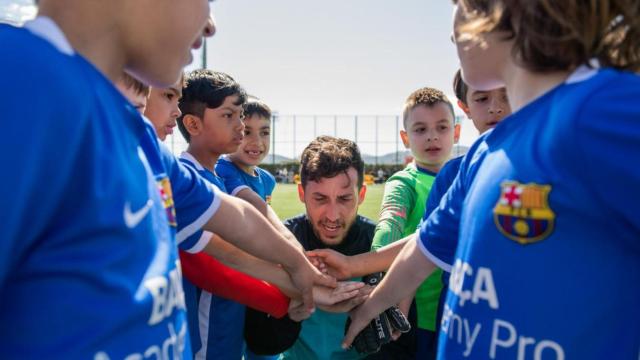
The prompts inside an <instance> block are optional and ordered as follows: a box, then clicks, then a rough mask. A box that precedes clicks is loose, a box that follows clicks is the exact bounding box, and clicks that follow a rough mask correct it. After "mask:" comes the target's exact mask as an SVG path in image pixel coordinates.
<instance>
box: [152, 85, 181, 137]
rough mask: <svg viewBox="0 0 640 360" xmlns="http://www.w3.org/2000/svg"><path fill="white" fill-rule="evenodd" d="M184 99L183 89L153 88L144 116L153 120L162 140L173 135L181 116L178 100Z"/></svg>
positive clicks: (176, 87) (174, 87) (175, 86)
mask: <svg viewBox="0 0 640 360" xmlns="http://www.w3.org/2000/svg"><path fill="white" fill-rule="evenodd" d="M181 97H182V87H181V86H177V85H174V86H172V87H169V88H151V91H150V93H149V100H147V109H146V110H145V112H144V115H145V116H146V117H147V118H149V120H151V123H153V127H154V128H155V129H156V133H157V134H158V137H159V138H160V140H163V141H164V139H166V138H167V135H169V134H173V128H174V127H176V119H177V118H178V117H179V116H180V115H181V112H180V108H179V107H178V100H180V98H181Z"/></svg>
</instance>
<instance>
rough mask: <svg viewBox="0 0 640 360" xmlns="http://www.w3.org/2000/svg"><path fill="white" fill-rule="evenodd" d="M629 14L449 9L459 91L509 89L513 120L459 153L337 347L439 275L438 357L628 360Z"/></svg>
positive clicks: (635, 153)
mask: <svg viewBox="0 0 640 360" xmlns="http://www.w3.org/2000/svg"><path fill="white" fill-rule="evenodd" d="M638 9H640V2H638V1H600V2H589V1H578V2H571V3H569V2H554V1H546V0H536V1H532V0H527V1H526V2H525V1H519V0H513V1H507V0H505V1H501V0H494V1H471V0H469V1H460V2H459V4H458V6H457V8H456V16H455V20H454V32H455V34H454V38H455V39H456V42H457V47H458V54H459V57H460V60H461V65H462V75H463V78H464V80H465V81H466V82H467V83H468V84H469V85H470V86H472V87H474V88H477V89H492V88H496V87H499V86H505V87H506V89H507V92H508V93H509V103H510V105H511V108H512V109H513V111H514V113H513V114H512V115H511V116H510V117H509V118H508V119H505V120H504V121H502V122H501V123H500V124H499V125H498V126H496V128H495V129H493V130H492V131H489V132H487V133H485V134H484V135H483V136H482V137H481V139H479V141H477V142H476V143H475V144H474V146H473V147H472V148H471V149H470V151H469V153H468V154H467V156H465V158H464V159H463V161H462V164H461V166H460V171H459V173H458V176H457V177H456V179H455V180H454V182H453V184H452V186H451V187H450V188H449V190H448V191H447V193H446V194H445V196H444V197H443V199H442V201H441V203H440V205H439V207H438V208H437V209H436V210H435V211H434V212H433V213H431V215H430V216H429V218H428V219H427V221H425V222H424V223H423V224H422V227H421V229H420V233H419V239H418V241H409V242H408V244H407V246H405V248H404V249H403V250H402V252H401V253H400V255H399V256H398V257H397V259H396V261H394V263H393V265H392V267H391V270H390V271H389V273H387V276H386V277H385V279H384V280H383V281H382V283H381V284H380V286H378V287H377V288H376V289H375V290H374V292H373V293H372V296H371V297H370V298H369V300H368V301H367V302H366V303H365V304H363V305H362V306H361V307H360V308H359V309H357V310H356V311H355V312H354V313H353V323H352V327H351V328H350V329H349V330H348V333H347V335H346V337H345V346H348V345H349V344H350V343H351V341H352V339H353V337H354V335H355V334H357V333H358V331H359V330H360V329H362V328H363V327H364V325H365V324H367V323H368V322H369V321H370V319H371V318H372V317H373V316H374V315H376V314H378V313H379V312H380V311H382V310H383V309H385V308H386V306H388V305H389V304H392V303H395V302H397V301H398V300H399V299H402V297H403V296H405V295H406V294H407V293H410V292H411V291H412V290H413V289H414V288H415V287H416V286H417V284H418V283H419V282H420V281H421V280H422V279H423V278H424V277H425V276H426V275H428V274H429V273H430V272H431V271H432V270H433V269H434V264H437V265H438V266H440V267H443V268H449V269H451V270H452V274H451V280H450V282H451V284H450V288H449V293H448V296H447V301H446V306H445V311H444V315H443V321H442V325H441V330H442V333H441V335H443V336H440V339H439V341H440V342H439V353H438V354H439V356H440V357H442V358H461V357H471V358H474V357H478V358H485V357H488V358H497V357H501V358H515V357H518V358H525V357H528V358H542V357H543V356H544V357H549V358H555V359H565V358H580V359H600V358H604V357H607V356H611V355H613V356H614V357H616V358H628V359H632V358H636V357H638V352H639V349H640V338H638V336H637V334H638V333H640V323H639V322H637V321H630V320H629V319H637V318H640V309H639V308H638V306H637V304H638V303H639V302H640V288H639V287H638V286H635V285H633V284H637V282H638V279H639V278H640V244H639V243H638V239H640V218H639V217H638V216H637V213H636V210H635V207H634V206H630V204H634V203H636V202H637V201H640V198H638V196H637V193H635V192H630V191H629V189H633V188H634V187H635V186H636V185H637V184H638V183H639V182H640V169H638V167H637V166H636V164H635V163H634V162H630V161H628V159H637V158H640V147H638V146H637V144H638V143H639V142H640V127H639V126H638V122H637V120H638V119H639V118H640V107H639V106H638V105H637V98H638V97H639V96H640V76H638V75H637V74H634V73H632V72H629V70H631V71H638V70H640V43H639V40H638V39H640V24H639V23H638V22H637V19H638V11H639V10H638ZM588 34H590V35H588ZM608 119H611V120H612V121H614V122H615V125H611V126H609V125H608V124H607V120H608ZM620 154H624V155H623V156H621V155H620ZM594 164H597V166H594ZM610 174H615V176H614V177H610V176H609V175H610ZM605 181H606V182H607V186H606V187H604V186H602V183H604V182H605ZM452 238H454V239H455V238H457V239H459V245H458V247H457V251H455V253H453V252H452V247H451V240H450V239H452ZM611 294H615V296H610V295H611ZM603 329H605V330H604V331H603ZM621 329H623V330H621Z"/></svg>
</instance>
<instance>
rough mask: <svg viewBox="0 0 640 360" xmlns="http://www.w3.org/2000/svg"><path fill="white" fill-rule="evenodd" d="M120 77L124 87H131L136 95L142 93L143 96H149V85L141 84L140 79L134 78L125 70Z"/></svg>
mask: <svg viewBox="0 0 640 360" xmlns="http://www.w3.org/2000/svg"><path fill="white" fill-rule="evenodd" d="M120 79H121V81H122V84H124V87H125V88H127V89H133V91H135V93H136V94H138V95H144V96H145V97H147V96H149V86H148V85H145V84H143V83H142V82H141V81H140V80H138V79H136V78H134V77H133V76H131V75H129V74H127V73H126V72H123V73H122V76H121V77H120Z"/></svg>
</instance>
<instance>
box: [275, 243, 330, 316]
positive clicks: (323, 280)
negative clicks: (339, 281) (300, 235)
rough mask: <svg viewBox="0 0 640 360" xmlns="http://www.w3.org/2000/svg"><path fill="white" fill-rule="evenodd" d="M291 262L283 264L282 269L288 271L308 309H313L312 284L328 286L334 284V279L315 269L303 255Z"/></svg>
mask: <svg viewBox="0 0 640 360" xmlns="http://www.w3.org/2000/svg"><path fill="white" fill-rule="evenodd" d="M296 260H297V261H294V262H293V266H290V267H289V266H285V265H284V264H283V268H284V270H285V271H286V272H287V273H289V277H290V278H291V282H292V283H293V286H295V287H296V288H297V289H298V291H300V294H301V296H302V302H303V304H304V306H305V307H306V309H307V310H308V311H313V309H314V302H313V286H314V285H320V286H326V287H330V288H334V287H335V286H336V279H335V278H333V277H331V276H328V275H325V274H323V273H321V272H320V271H319V270H318V269H316V268H315V267H314V266H313V265H311V262H309V260H308V259H307V258H306V257H305V256H304V255H303V254H300V257H299V258H297V259H296Z"/></svg>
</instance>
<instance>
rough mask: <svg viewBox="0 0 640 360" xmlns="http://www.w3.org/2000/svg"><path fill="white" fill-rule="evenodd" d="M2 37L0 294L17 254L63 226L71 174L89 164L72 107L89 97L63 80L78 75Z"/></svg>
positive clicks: (79, 109) (86, 133)
mask: <svg viewBox="0 0 640 360" xmlns="http://www.w3.org/2000/svg"><path fill="white" fill-rule="evenodd" d="M3 30H6V28H4V29H3V27H2V26H0V31H3ZM6 35H7V34H6V33H0V42H1V43H3V44H5V45H6V46H7V49H11V50H7V51H3V54H2V56H0V78H2V79H3V84H4V86H2V87H0V108H1V109H2V116H0V127H1V128H2V137H3V138H2V141H0V162H1V163H2V167H3V169H4V172H3V175H2V176H0V199H2V201H1V203H2V206H0V219H2V235H0V239H1V240H0V295H1V289H2V287H3V286H4V283H5V281H6V279H7V276H8V274H9V273H11V271H12V270H11V269H12V268H14V267H16V266H19V265H20V264H19V263H18V262H19V261H21V260H24V254H25V253H26V252H27V251H30V249H32V246H34V245H35V244H36V243H37V242H38V241H40V240H42V239H43V238H44V237H46V236H54V233H53V231H55V229H56V228H58V227H60V226H61V224H62V223H64V222H68V221H69V219H68V218H66V217H64V214H63V213H61V212H60V209H62V208H64V207H63V204H73V203H74V202H75V200H76V198H75V197H74V196H75V193H74V192H73V190H74V189H73V183H74V179H75V181H76V182H78V181H80V179H78V177H79V175H81V174H79V173H78V171H81V170H78V169H84V168H86V167H88V166H90V165H91V164H88V162H87V161H86V160H85V159H86V156H83V150H84V148H85V147H86V145H87V144H86V142H88V141H90V140H89V139H91V129H90V118H89V112H88V110H87V109H88V107H89V106H90V104H87V102H84V103H83V102H82V101H78V99H83V96H82V94H83V93H84V91H91V90H90V89H88V88H87V86H85V85H86V84H85V83H83V82H81V81H78V82H77V83H74V82H70V81H69V79H73V78H78V77H79V76H80V75H79V74H77V73H76V72H75V71H74V70H73V69H71V68H69V66H68V63H69V59H68V58H64V59H63V58H62V57H63V55H60V54H52V53H51V51H45V50H46V49H39V48H37V47H35V46H30V45H33V44H30V43H26V41H25V43H22V41H23V40H20V41H11V37H9V39H7V36H6ZM5 45H3V47H5ZM39 59H40V60H39ZM69 226H70V225H69ZM41 245H43V244H41ZM44 245H45V246H46V244H44Z"/></svg>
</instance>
